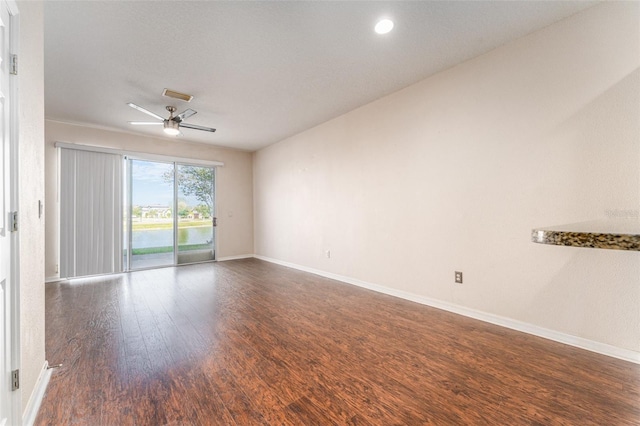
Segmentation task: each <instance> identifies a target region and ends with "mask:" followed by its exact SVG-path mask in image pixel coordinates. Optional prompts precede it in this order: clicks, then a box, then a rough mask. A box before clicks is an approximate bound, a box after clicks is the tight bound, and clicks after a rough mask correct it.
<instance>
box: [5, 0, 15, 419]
mask: <svg viewBox="0 0 640 426" xmlns="http://www.w3.org/2000/svg"><path fill="white" fill-rule="evenodd" d="M15 12H16V11H13V13H12V14H15ZM10 16H11V15H10V13H9V9H8V5H7V3H6V2H5V1H4V0H3V1H2V2H0V166H1V168H2V170H1V171H0V207H1V209H2V215H1V217H0V364H2V365H1V367H2V371H1V372H0V425H5V424H6V425H10V424H16V423H19V421H18V419H16V418H15V412H16V407H15V405H16V404H15V403H14V402H13V401H15V400H16V398H15V397H14V395H12V394H13V393H14V392H13V391H12V380H11V379H12V375H11V371H12V370H13V368H14V365H15V363H16V362H17V360H16V359H15V356H14V353H15V349H17V348H12V343H13V344H14V343H15V341H14V342H12V339H14V338H16V336H14V330H15V326H16V324H15V322H16V321H14V317H15V314H16V313H15V312H14V311H15V308H14V306H15V305H14V300H15V297H16V295H17V293H16V291H17V289H16V288H15V286H16V282H15V280H14V279H12V278H14V277H13V275H15V274H12V247H13V244H12V240H15V239H16V236H15V235H14V234H12V222H11V219H10V217H11V211H12V209H13V207H14V206H13V204H14V199H13V197H12V195H13V196H15V194H12V185H11V184H12V177H13V175H12V173H15V170H14V169H15V167H14V160H13V159H12V158H13V157H15V153H12V148H13V147H12V143H11V142H12V140H11V138H12V136H13V135H12V129H11V126H10V123H11V118H12V117H11V112H12V105H10V103H9V101H10V97H11V92H12V89H13V88H12V86H11V84H12V81H11V79H12V76H11V50H10V49H11V45H10V43H11V36H12V34H11V28H10V23H11V21H10V19H11V18H10ZM12 154H13V155H12Z"/></svg>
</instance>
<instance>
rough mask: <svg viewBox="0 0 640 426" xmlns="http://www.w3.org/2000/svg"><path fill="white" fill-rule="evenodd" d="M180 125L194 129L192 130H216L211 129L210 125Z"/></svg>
mask: <svg viewBox="0 0 640 426" xmlns="http://www.w3.org/2000/svg"><path fill="white" fill-rule="evenodd" d="M180 127H185V128H187V129H194V130H204V131H205V132H215V131H216V129H212V128H211V127H202V126H196V125H195V124H187V123H180Z"/></svg>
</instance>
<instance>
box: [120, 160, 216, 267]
mask: <svg viewBox="0 0 640 426" xmlns="http://www.w3.org/2000/svg"><path fill="white" fill-rule="evenodd" d="M126 161H127V165H126V179H125V182H126V190H125V193H126V194H127V195H126V198H127V200H126V203H125V211H124V215H123V225H124V226H123V229H124V230H125V238H124V241H125V247H124V250H123V253H124V265H125V266H126V269H127V270H136V269H146V268H154V267H161V266H170V265H177V264H185V263H195V262H204V261H210V260H215V257H216V250H215V247H216V245H215V226H216V218H215V168H214V167H206V166H199V165H191V164H183V163H177V162H161V161H150V160H146V159H137V158H127V159H126Z"/></svg>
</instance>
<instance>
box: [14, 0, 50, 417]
mask: <svg viewBox="0 0 640 426" xmlns="http://www.w3.org/2000/svg"><path fill="white" fill-rule="evenodd" d="M18 9H19V10H20V14H19V18H20V51H19V64H18V65H19V70H18V84H19V89H18V90H19V95H18V98H19V106H18V108H19V115H20V132H19V142H18V143H19V145H20V147H19V156H20V159H19V177H18V179H19V195H18V196H19V207H18V211H19V218H20V230H19V231H18V232H19V238H20V250H19V253H20V362H21V365H20V391H21V396H22V409H23V411H24V409H25V407H26V404H27V402H28V401H29V397H30V396H31V394H32V393H33V390H34V387H35V385H36V381H37V379H38V376H39V374H40V371H41V370H42V367H43V365H44V361H45V351H44V331H45V330H44V246H43V242H44V218H39V217H38V200H44V145H43V141H44V53H43V52H44V38H43V28H44V27H43V6H42V2H27V1H20V2H18Z"/></svg>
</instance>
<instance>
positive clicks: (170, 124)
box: [127, 102, 216, 136]
mask: <svg viewBox="0 0 640 426" xmlns="http://www.w3.org/2000/svg"><path fill="white" fill-rule="evenodd" d="M127 105H129V106H130V107H131V108H134V109H137V110H138V111H141V112H144V113H145V114H148V115H150V116H152V117H154V118H157V119H158V120H161V121H129V124H133V125H136V126H146V125H158V124H162V125H163V126H164V132H165V133H166V134H168V135H171V136H177V135H179V134H180V129H181V128H182V127H184V128H185V129H194V130H203V131H205V132H215V131H216V129H213V128H211V127H203V126H196V125H195V124H188V123H185V122H184V120H186V119H187V118H189V117H191V116H192V115H194V114H196V113H197V111H194V110H192V109H186V110H184V111H182V112H181V113H180V114H178V115H176V116H174V115H173V113H174V112H176V107H174V106H167V107H166V109H167V111H169V118H163V117H161V116H159V115H158V114H156V113H153V112H151V111H149V110H148V109H145V108H142V107H141V106H138V105H136V104H134V103H131V102H129V103H128V104H127Z"/></svg>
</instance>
